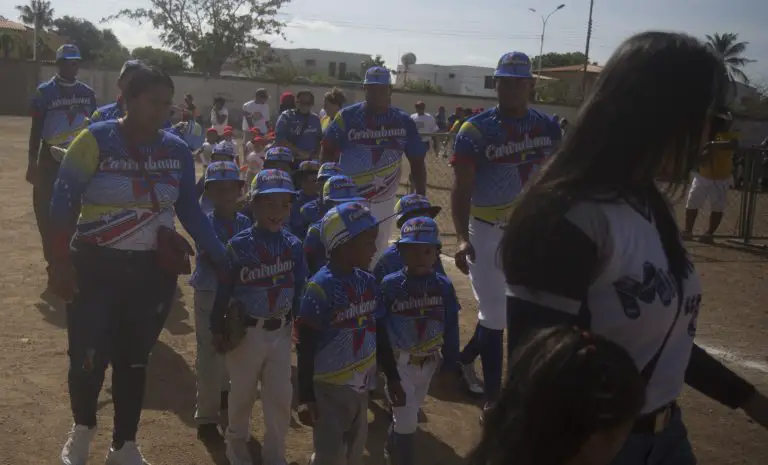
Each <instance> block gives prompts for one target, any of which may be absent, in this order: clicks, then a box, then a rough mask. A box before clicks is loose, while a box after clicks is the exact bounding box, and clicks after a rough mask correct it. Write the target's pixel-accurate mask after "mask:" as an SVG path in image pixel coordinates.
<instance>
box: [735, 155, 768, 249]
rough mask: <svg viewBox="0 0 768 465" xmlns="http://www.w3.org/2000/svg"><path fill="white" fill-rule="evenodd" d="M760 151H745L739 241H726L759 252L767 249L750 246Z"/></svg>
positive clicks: (760, 163) (758, 182) (767, 247)
mask: <svg viewBox="0 0 768 465" xmlns="http://www.w3.org/2000/svg"><path fill="white" fill-rule="evenodd" d="M762 156H763V153H762V150H761V148H760V147H758V146H752V147H751V148H749V149H747V150H746V155H745V157H744V188H743V191H742V196H741V206H740V208H739V222H738V225H739V236H740V238H739V239H728V240H727V242H730V243H733V244H737V245H740V246H742V247H752V248H756V249H760V250H766V249H768V246H766V245H762V244H752V243H751V241H752V235H753V232H754V227H755V215H756V214H757V198H758V195H759V193H760V170H762Z"/></svg>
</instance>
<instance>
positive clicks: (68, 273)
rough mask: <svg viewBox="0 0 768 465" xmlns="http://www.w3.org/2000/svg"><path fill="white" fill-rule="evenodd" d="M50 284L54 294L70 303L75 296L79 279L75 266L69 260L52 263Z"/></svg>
mask: <svg viewBox="0 0 768 465" xmlns="http://www.w3.org/2000/svg"><path fill="white" fill-rule="evenodd" d="M49 282H50V286H51V290H52V291H53V293H54V294H56V295H57V296H59V297H60V298H61V299H62V300H64V301H65V302H67V303H69V302H72V300H73V299H74V298H75V293H76V292H77V281H76V279H75V268H74V267H73V266H72V262H70V261H69V260H62V261H56V262H53V263H52V264H51V271H50V280H49Z"/></svg>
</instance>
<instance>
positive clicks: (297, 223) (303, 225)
mask: <svg viewBox="0 0 768 465" xmlns="http://www.w3.org/2000/svg"><path fill="white" fill-rule="evenodd" d="M314 200H317V196H316V195H307V194H306V193H305V192H304V191H303V190H300V191H299V192H298V193H297V194H296V197H295V198H294V199H293V203H292V204H291V219H290V221H289V228H290V230H291V232H292V233H293V234H294V235H295V236H296V237H298V238H302V239H303V238H304V237H305V236H306V235H307V225H309V224H311V223H314V221H310V222H307V221H306V220H305V219H304V215H303V214H302V210H303V208H304V206H305V205H307V204H308V203H309V202H312V201H314ZM315 221H319V218H318V219H317V220H315Z"/></svg>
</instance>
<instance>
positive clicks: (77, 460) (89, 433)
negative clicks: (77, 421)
mask: <svg viewBox="0 0 768 465" xmlns="http://www.w3.org/2000/svg"><path fill="white" fill-rule="evenodd" d="M95 435H96V428H95V427H93V428H88V427H87V426H84V425H72V429H71V430H70V431H69V437H68V438H67V442H65V443H64V447H63V448H62V449H61V463H62V465H85V462H87V461H88V456H89V455H90V453H91V441H93V437H94V436H95Z"/></svg>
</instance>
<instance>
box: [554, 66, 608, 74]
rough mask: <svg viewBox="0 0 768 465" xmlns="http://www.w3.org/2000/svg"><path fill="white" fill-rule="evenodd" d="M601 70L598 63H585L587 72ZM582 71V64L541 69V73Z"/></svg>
mask: <svg viewBox="0 0 768 465" xmlns="http://www.w3.org/2000/svg"><path fill="white" fill-rule="evenodd" d="M602 70H603V67H602V66H598V65H587V73H589V74H599V73H600V72H601V71H602ZM573 71H576V72H583V71H584V65H572V66H558V67H555V68H544V69H542V70H541V72H542V73H567V72H573Z"/></svg>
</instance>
